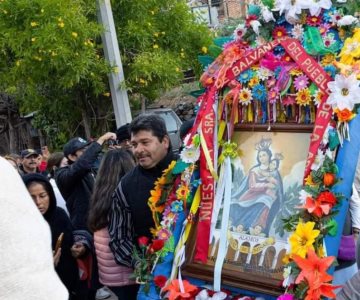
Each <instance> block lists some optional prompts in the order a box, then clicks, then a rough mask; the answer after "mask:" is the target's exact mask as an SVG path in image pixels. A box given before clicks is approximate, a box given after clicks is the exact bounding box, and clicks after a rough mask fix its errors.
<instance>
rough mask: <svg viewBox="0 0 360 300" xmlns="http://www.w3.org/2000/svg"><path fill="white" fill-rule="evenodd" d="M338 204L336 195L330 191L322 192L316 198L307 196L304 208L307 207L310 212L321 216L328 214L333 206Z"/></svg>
mask: <svg viewBox="0 0 360 300" xmlns="http://www.w3.org/2000/svg"><path fill="white" fill-rule="evenodd" d="M335 204H336V197H335V196H334V194H333V193H331V192H329V191H325V192H321V193H320V194H319V195H318V196H317V198H316V199H314V198H312V197H307V198H306V201H305V205H304V206H303V208H305V209H307V211H308V212H309V213H310V214H313V215H314V216H317V217H318V218H321V217H322V216H323V215H328V214H329V213H330V210H331V208H332V207H333V206H334V205H335Z"/></svg>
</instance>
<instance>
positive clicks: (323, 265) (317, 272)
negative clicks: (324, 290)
mask: <svg viewBox="0 0 360 300" xmlns="http://www.w3.org/2000/svg"><path fill="white" fill-rule="evenodd" d="M334 259H335V257H333V256H330V257H324V258H319V257H318V256H317V255H316V253H315V251H314V250H313V249H309V251H308V253H307V256H306V258H305V257H301V256H298V255H294V256H293V260H294V261H295V263H296V264H297V266H298V267H299V268H300V269H301V272H300V273H299V275H298V277H297V278H296V280H295V283H297V284H299V283H300V282H301V281H303V280H306V281H307V282H308V283H309V284H311V280H310V279H319V278H322V280H325V281H329V280H331V279H332V276H331V275H329V274H327V273H326V271H327V270H328V269H329V267H330V266H331V264H332V262H333V261H334ZM319 299H320V298H319Z"/></svg>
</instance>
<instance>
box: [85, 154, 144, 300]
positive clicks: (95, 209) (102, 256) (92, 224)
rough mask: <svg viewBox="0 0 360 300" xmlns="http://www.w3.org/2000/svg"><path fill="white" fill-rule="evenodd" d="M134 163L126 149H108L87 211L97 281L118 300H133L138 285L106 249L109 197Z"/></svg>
mask: <svg viewBox="0 0 360 300" xmlns="http://www.w3.org/2000/svg"><path fill="white" fill-rule="evenodd" d="M134 165H135V164H134V160H133V158H132V157H131V155H130V154H129V152H127V151H126V150H111V151H108V152H107V153H106V154H105V156H104V157H103V159H102V161H101V164H100V168H99V171H98V174H97V176H96V182H95V187H94V192H93V196H92V199H91V203H90V211H89V218H88V222H89V228H90V229H91V230H92V231H93V232H94V241H95V249H96V256H97V260H98V267H99V279H100V282H101V283H102V284H103V285H106V286H108V287H109V288H110V289H111V290H112V292H113V293H114V294H115V295H116V296H117V297H118V299H119V300H122V299H126V300H132V299H136V294H137V290H138V286H137V285H136V284H135V282H134V281H133V280H131V279H130V278H129V277H130V275H131V274H132V272H133V270H132V269H130V268H127V267H125V266H120V265H118V264H117V263H116V261H115V258H114V255H113V253H112V252H111V249H110V247H109V241H110V237H109V232H108V224H109V221H108V220H109V214H110V213H111V212H110V208H111V204H112V194H113V192H114V191H115V189H116V187H117V185H118V184H119V182H120V179H121V178H122V177H123V176H124V175H125V174H126V173H127V172H128V171H130V170H131V169H132V168H133V167H134Z"/></svg>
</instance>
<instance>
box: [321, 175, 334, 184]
mask: <svg viewBox="0 0 360 300" xmlns="http://www.w3.org/2000/svg"><path fill="white" fill-rule="evenodd" d="M335 179H336V176H335V174H334V173H325V174H324V177H323V183H324V185H325V186H332V185H333V184H334V183H335Z"/></svg>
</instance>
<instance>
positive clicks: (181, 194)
mask: <svg viewBox="0 0 360 300" xmlns="http://www.w3.org/2000/svg"><path fill="white" fill-rule="evenodd" d="M188 194H189V188H188V187H187V186H186V185H181V186H180V187H179V188H178V189H177V190H176V197H177V199H178V200H183V201H186V199H187V196H188Z"/></svg>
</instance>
